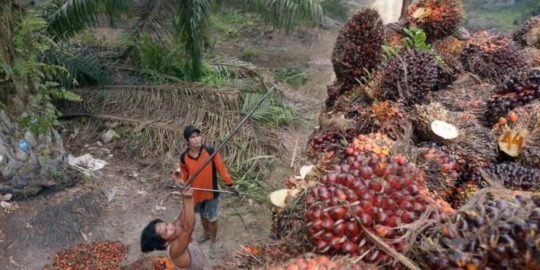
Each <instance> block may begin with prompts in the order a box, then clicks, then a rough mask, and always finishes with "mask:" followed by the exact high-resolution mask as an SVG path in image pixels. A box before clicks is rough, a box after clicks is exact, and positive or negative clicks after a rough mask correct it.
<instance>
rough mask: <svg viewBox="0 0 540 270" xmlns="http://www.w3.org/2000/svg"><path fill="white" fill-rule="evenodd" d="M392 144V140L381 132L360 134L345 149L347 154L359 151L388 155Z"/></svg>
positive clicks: (350, 154) (351, 154) (354, 153)
mask: <svg viewBox="0 0 540 270" xmlns="http://www.w3.org/2000/svg"><path fill="white" fill-rule="evenodd" d="M393 144H394V141H393V140H391V139H390V138H388V137H387V136H386V135H384V134H382V133H370V134H368V135H364V134H360V135H358V136H357V137H356V138H354V139H353V141H352V143H351V144H350V145H349V147H347V149H346V150H345V151H346V153H347V155H348V156H357V155H359V154H360V153H366V154H369V153H374V154H377V155H379V156H388V155H390V151H391V149H392V145H393Z"/></svg>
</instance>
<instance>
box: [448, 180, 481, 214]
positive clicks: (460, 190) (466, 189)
mask: <svg viewBox="0 0 540 270" xmlns="http://www.w3.org/2000/svg"><path fill="white" fill-rule="evenodd" d="M478 190H480V188H479V187H478V184H477V183H476V182H475V181H468V182H465V183H462V184H460V185H458V187H456V189H455V191H454V194H452V197H451V201H452V207H453V208H455V209H458V208H460V207H461V206H463V205H464V204H466V203H467V201H469V199H470V198H471V197H472V196H474V194H475V193H476V192H478Z"/></svg>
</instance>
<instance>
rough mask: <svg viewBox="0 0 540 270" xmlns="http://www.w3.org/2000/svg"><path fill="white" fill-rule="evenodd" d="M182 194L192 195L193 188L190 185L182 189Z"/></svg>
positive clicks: (185, 195)
mask: <svg viewBox="0 0 540 270" xmlns="http://www.w3.org/2000/svg"><path fill="white" fill-rule="evenodd" d="M182 196H184V197H192V196H193V190H192V189H191V187H187V188H186V189H184V190H182Z"/></svg>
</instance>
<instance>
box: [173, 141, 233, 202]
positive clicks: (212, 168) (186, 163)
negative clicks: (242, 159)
mask: <svg viewBox="0 0 540 270" xmlns="http://www.w3.org/2000/svg"><path fill="white" fill-rule="evenodd" d="M213 151H214V149H213V148H212V147H211V146H208V145H203V146H202V147H201V150H200V152H199V156H198V157H197V158H194V157H192V156H190V155H189V154H188V150H186V151H185V152H184V153H182V155H181V156H180V165H179V167H180V171H182V179H183V180H184V181H187V180H188V179H189V176H190V173H195V172H196V171H197V170H198V169H199V168H200V167H201V166H202V165H203V163H204V162H205V161H206V160H207V159H208V158H209V157H210V155H211V154H210V152H213ZM216 171H217V172H218V173H219V175H220V176H221V179H222V180H223V182H224V183H225V185H227V186H228V185H232V184H233V181H232V179H231V176H230V175H229V172H227V168H225V164H223V159H222V158H221V155H220V154H219V153H217V154H216V155H215V156H214V159H213V161H212V162H210V163H208V165H206V167H204V169H203V170H202V171H201V173H200V174H199V175H197V177H196V178H195V179H194V180H193V182H192V183H191V186H192V187H194V188H204V189H214V190H217V189H218V182H217V175H216ZM217 197H219V193H218V192H211V191H200V190H194V191H193V200H194V202H195V203H200V202H203V201H206V200H212V199H215V198H217Z"/></svg>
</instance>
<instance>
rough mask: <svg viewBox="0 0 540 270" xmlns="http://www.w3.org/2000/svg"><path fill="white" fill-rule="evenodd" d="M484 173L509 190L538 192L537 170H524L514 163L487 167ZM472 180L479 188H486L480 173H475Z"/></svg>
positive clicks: (539, 185)
mask: <svg viewBox="0 0 540 270" xmlns="http://www.w3.org/2000/svg"><path fill="white" fill-rule="evenodd" d="M484 173H485V175H486V176H487V177H489V178H490V179H491V180H493V181H497V182H500V183H501V184H503V185H504V186H505V187H506V188H509V189H514V190H516V189H517V190H523V191H540V170H538V169H532V168H525V167H521V166H519V165H517V164H514V163H501V164H497V165H494V166H491V167H489V168H488V169H486V170H485V171H484ZM472 180H473V181H475V182H476V183H478V184H479V185H480V186H481V187H482V186H486V183H485V180H484V177H482V174H481V173H480V172H475V173H474V174H473V176H472Z"/></svg>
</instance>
